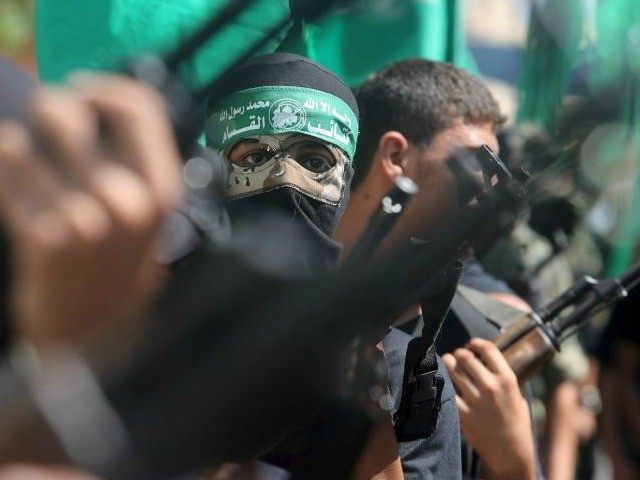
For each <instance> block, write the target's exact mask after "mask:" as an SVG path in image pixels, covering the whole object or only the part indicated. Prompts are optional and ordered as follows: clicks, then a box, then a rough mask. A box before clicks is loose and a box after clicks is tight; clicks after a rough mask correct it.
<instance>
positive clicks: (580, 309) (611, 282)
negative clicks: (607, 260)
mask: <svg viewBox="0 0 640 480" xmlns="http://www.w3.org/2000/svg"><path fill="white" fill-rule="evenodd" d="M639 283H640V264H639V265H636V266H634V267H632V268H631V269H630V270H628V271H627V272H626V273H624V274H623V275H622V276H621V277H619V278H612V279H607V280H596V279H594V278H592V277H590V276H585V277H583V278H582V279H581V280H580V281H578V282H577V283H576V284H575V285H573V286H572V287H571V288H569V289H568V290H567V291H566V292H564V293H563V294H562V295H560V296H559V297H558V298H556V299H555V300H553V301H551V302H550V303H549V304H547V305H546V306H544V307H542V308H541V309H540V310H538V311H537V312H531V313H528V314H526V315H523V316H522V317H521V318H520V319H518V320H516V321H515V322H514V323H513V324H511V325H510V326H509V327H507V328H506V329H505V330H504V331H503V332H502V333H501V334H500V335H498V337H496V338H495V339H494V340H493V342H494V343H495V344H496V345H497V347H498V348H499V349H500V350H501V351H502V353H503V354H504V356H505V358H506V360H507V362H508V363H509V365H510V366H511V368H512V369H513V371H514V373H515V374H516V376H517V377H518V381H519V382H520V383H524V382H526V381H527V380H529V379H530V378H531V377H532V376H533V375H535V374H536V373H538V372H539V371H540V369H542V367H544V366H545V365H546V364H547V363H548V362H549V360H551V358H552V357H553V356H554V355H555V354H556V353H557V352H558V351H559V350H560V344H561V343H562V341H563V340H564V339H565V338H567V337H568V336H570V335H572V334H573V333H575V332H576V331H577V330H578V329H579V328H580V327H581V326H582V325H584V323H585V322H586V321H587V320H589V319H590V318H591V317H592V316H593V315H595V314H596V313H598V312H600V311H601V310H603V309H604V308H606V307H608V306H611V305H613V304H614V303H616V302H618V301H620V300H621V299H622V298H624V297H626V296H627V294H628V292H629V291H631V290H632V289H634V288H636V287H637V286H638V284H639Z"/></svg>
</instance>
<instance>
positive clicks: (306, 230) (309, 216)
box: [227, 187, 342, 271]
mask: <svg viewBox="0 0 640 480" xmlns="http://www.w3.org/2000/svg"><path fill="white" fill-rule="evenodd" d="M227 210H228V212H229V216H230V217H231V221H232V223H233V224H234V225H236V226H238V225H240V224H242V223H245V224H247V223H250V222H255V220H256V218H257V217H260V218H265V217H267V218H268V215H277V216H279V217H281V218H282V219H286V220H290V221H291V222H294V223H295V224H296V226H298V227H300V231H301V232H302V233H303V234H305V236H306V238H305V242H304V243H305V244H306V245H307V246H308V248H307V249H306V251H305V252H291V254H292V255H296V256H298V257H300V259H301V261H303V262H304V263H305V265H306V266H307V267H308V270H310V271H315V270H317V269H326V268H330V267H332V266H334V265H336V264H337V263H338V261H339V259H340V253H341V250H342V247H341V245H340V243H338V242H336V241H335V240H334V239H333V238H331V233H332V232H333V230H334V228H335V225H336V223H337V221H338V220H339V218H340V216H341V214H342V208H341V204H340V205H329V204H326V203H323V202H319V201H317V200H314V199H311V198H309V197H307V196H306V195H304V194H302V193H300V192H299V191H297V190H295V189H293V188H289V187H282V188H278V189H276V190H272V191H269V192H265V193H262V194H260V195H252V196H249V197H245V198H240V199H237V200H232V201H229V202H227ZM256 248H260V244H259V239H258V240H257V245H256ZM282 248H287V246H286V245H283V246H282Z"/></svg>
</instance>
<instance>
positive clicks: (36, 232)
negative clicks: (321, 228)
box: [0, 76, 180, 346]
mask: <svg viewBox="0 0 640 480" xmlns="http://www.w3.org/2000/svg"><path fill="white" fill-rule="evenodd" d="M31 111H32V121H33V125H34V128H33V129H32V131H28V130H27V129H26V128H25V127H24V126H22V125H19V124H16V123H7V122H5V123H2V124H0V220H1V221H2V226H3V229H4V231H5V233H6V235H7V236H8V238H9V240H10V243H11V246H12V263H13V282H12V291H11V301H12V308H13V315H14V318H15V321H16V330H17V331H18V332H19V333H20V334H22V335H23V336H25V337H26V338H27V339H29V340H31V341H32V342H33V343H34V344H36V345H37V346H38V345H41V346H48V345H50V344H55V343H57V342H66V341H72V340H75V339H77V338H78V337H81V336H83V335H86V334H88V333H91V332H92V331H94V330H95V329H99V328H104V327H107V326H113V327H115V328H117V326H118V322H119V321H120V320H122V319H125V318H130V317H131V316H132V315H133V313H134V312H136V311H137V310H138V309H139V308H140V307H143V306H145V305H146V303H147V300H148V297H149V295H150V292H151V290H152V289H153V288H152V286H153V282H152V281H151V280H150V277H151V275H150V269H151V266H152V264H153V262H152V253H153V250H154V246H155V244H156V241H157V237H158V231H159V228H160V226H161V223H162V221H163V219H164V218H165V215H166V214H167V213H168V212H169V211H170V210H171V209H172V208H173V207H175V206H176V204H177V202H178V201H179V198H180V186H179V185H180V182H179V175H180V170H179V155H178V152H177V149H176V145H175V142H174V138H173V134H172V130H171V128H170V124H169V122H168V120H167V118H166V115H165V111H164V106H163V103H162V102H161V100H160V98H159V97H158V96H156V94H155V93H154V92H153V91H151V90H150V89H149V88H147V87H145V86H143V85H141V84H139V83H137V82H134V81H132V80H128V79H124V78H120V77H115V76H100V77H98V76H95V77H93V76H83V77H81V79H80V77H79V78H78V80H77V81H76V82H74V88H73V89H48V88H42V89H41V90H40V91H39V92H38V93H37V94H36V95H35V98H34V99H33V102H32V105H31ZM99 132H100V134H99Z"/></svg>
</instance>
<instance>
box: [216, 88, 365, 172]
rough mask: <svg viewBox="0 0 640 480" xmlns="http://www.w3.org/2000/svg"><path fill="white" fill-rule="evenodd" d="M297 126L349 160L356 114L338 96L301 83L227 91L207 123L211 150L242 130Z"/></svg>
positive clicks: (258, 131) (250, 132) (268, 132)
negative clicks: (341, 151)
mask: <svg viewBox="0 0 640 480" xmlns="http://www.w3.org/2000/svg"><path fill="white" fill-rule="evenodd" d="M291 132H299V133H304V134H305V135H310V136H312V137H315V138H319V139H321V140H325V141H327V142H329V143H331V144H333V145H335V146H337V147H340V148H341V149H342V150H344V151H345V152H346V154H347V156H348V157H349V159H351V160H353V154H354V153H355V150H356V140H357V138H358V119H357V118H356V116H355V114H354V113H353V111H352V110H351V108H349V106H348V105H347V104H346V103H345V102H344V101H343V100H341V99H340V98H338V97H336V96H334V95H331V94H328V93H325V92H321V91H319V90H314V89H312V88H304V87H282V86H281V87H256V88H249V89H247V90H242V91H240V92H236V93H234V94H232V95H229V96H228V97H226V98H225V99H224V100H223V101H222V102H221V103H220V104H219V105H218V106H217V107H216V108H214V111H213V114H212V115H211V118H210V120H209V122H208V123H207V128H206V137H207V143H208V144H209V145H211V146H212V147H213V148H215V149H216V150H222V149H224V148H225V147H227V146H229V145H232V144H234V143H236V142H237V141H238V140H241V139H242V138H245V137H247V136H251V137H254V136H259V135H275V134H279V133H291Z"/></svg>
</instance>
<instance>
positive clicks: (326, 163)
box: [298, 155, 334, 173]
mask: <svg viewBox="0 0 640 480" xmlns="http://www.w3.org/2000/svg"><path fill="white" fill-rule="evenodd" d="M298 163H299V164H300V165H302V166H303V167H304V168H306V169H307V170H310V171H312V172H314V173H323V172H326V171H327V170H329V169H330V168H331V167H333V165H334V161H332V160H329V159H328V158H326V157H323V156H322V155H305V156H303V157H302V158H300V159H298Z"/></svg>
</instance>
